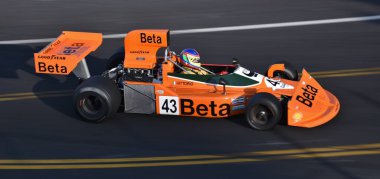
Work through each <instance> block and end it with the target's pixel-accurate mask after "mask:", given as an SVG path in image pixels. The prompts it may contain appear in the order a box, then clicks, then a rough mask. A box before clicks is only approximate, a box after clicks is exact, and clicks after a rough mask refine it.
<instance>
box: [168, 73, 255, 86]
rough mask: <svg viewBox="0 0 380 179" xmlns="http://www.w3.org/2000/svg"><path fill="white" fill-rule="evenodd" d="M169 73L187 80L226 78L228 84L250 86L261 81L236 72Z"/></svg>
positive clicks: (214, 81)
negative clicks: (206, 73)
mask: <svg viewBox="0 0 380 179" xmlns="http://www.w3.org/2000/svg"><path fill="white" fill-rule="evenodd" d="M168 75H169V76H172V77H177V78H184V79H187V80H193V81H198V82H203V83H210V84H215V83H218V81H219V79H220V78H224V79H225V81H226V82H227V86H249V85H254V84H257V83H259V82H258V81H255V80H252V79H249V78H246V77H244V76H240V75H238V74H234V73H232V74H228V75H193V74H182V73H169V74H168Z"/></svg>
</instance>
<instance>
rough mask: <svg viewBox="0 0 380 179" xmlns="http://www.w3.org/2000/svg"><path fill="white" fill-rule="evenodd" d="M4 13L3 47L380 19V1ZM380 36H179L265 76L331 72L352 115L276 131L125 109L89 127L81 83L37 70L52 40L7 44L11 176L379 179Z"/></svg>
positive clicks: (372, 31) (7, 173)
mask: <svg viewBox="0 0 380 179" xmlns="http://www.w3.org/2000/svg"><path fill="white" fill-rule="evenodd" d="M0 9H1V11H0V17H1V18H0V27H1V28H0V40H1V41H3V40H20V39H36V38H51V37H56V36H58V35H59V34H60V32H61V31H62V30H73V31H91V32H102V33H104V34H114V33H123V32H128V31H130V30H133V29H136V28H170V29H173V30H181V29H194V28H208V27H222V26H236V25H251V24H266V23H279V22H293V21H304V20H319V19H333V18H346V17H358V16H368V15H379V14H380V2H379V1H370V0H360V1H359V0H357V1H355V0H345V1H343V0H334V1H330V0H329V1H327V0H321V1H309V0H295V1H291V2H289V1H282V0H265V1H226V0H220V1H211V0H208V1H196V0H192V1H173V0H170V1H164V2H163V1H153V0H152V1H128V2H126V1H122V0H115V1H110V2H106V1H97V0H92V1H54V0H40V1H38V0H34V1H18V2H16V1H10V0H4V1H1V2H0ZM379 34H380V21H363V22H353V23H340V24H328V25H315V26H300V27H284V28H273V29H261V30H244V31H231V32H217V33H200V34H183V35H173V36H172V41H171V42H172V46H171V48H172V49H173V50H175V51H177V52H179V51H180V50H181V49H183V48H187V47H192V48H196V49H197V50H198V51H199V52H200V53H201V55H202V58H203V61H204V62H210V63H230V61H231V59H232V57H236V58H238V59H240V62H241V64H242V65H243V66H246V67H248V68H250V69H253V70H256V71H258V72H263V71H264V70H265V69H266V68H267V67H268V65H269V64H271V63H273V62H275V61H279V60H287V61H289V62H291V63H293V64H294V65H295V66H296V67H297V68H299V69H300V68H302V67H305V68H306V69H308V70H309V71H311V72H319V74H318V73H315V75H316V78H317V80H318V81H319V82H320V83H321V85H322V86H323V87H324V88H325V89H328V90H329V91H331V92H332V93H333V94H335V95H336V96H337V97H338V98H339V99H340V102H341V112H340V114H339V115H338V116H337V117H336V118H335V119H334V120H332V121H330V122H329V123H327V124H326V125H323V126H320V127H317V128H313V129H303V128H295V127H289V126H284V125H279V126H277V127H276V128H275V129H274V130H272V131H266V132H259V131H255V130H252V129H250V128H248V127H247V125H246V124H245V122H244V121H243V120H242V119H240V118H241V117H233V118H231V119H229V120H211V119H201V118H191V117H186V118H184V117H176V116H155V115H139V114H117V115H116V116H115V118H114V119H112V120H109V121H106V122H105V123H102V124H88V123H84V122H82V121H80V120H78V116H77V115H76V114H75V113H74V111H73V109H72V107H71V97H70V91H72V90H73V89H74V88H75V86H76V85H77V80H76V79H75V78H74V77H73V76H72V75H70V76H68V77H64V76H50V75H37V74H35V73H34V68H33V60H32V57H33V52H37V51H38V50H40V49H41V48H42V47H43V46H44V45H46V44H43V43H42V44H17V45H0V62H1V65H0V114H1V117H0V119H1V120H0V136H1V140H0V178H105V177H112V178H199V177H202V178H280V177H281V178H378V176H379V175H380V167H379V166H380V162H379V161H380V155H379V148H380V147H379V145H380V135H379V131H380V118H379V116H380V95H379V93H378V91H379V90H380V85H379V80H380V75H379V67H380V51H379V50H380V35H379ZM122 43H123V39H109V40H105V41H104V42H103V44H102V46H101V47H100V48H99V49H98V50H97V51H96V52H95V53H92V54H91V55H90V56H89V57H88V63H89V66H90V70H91V73H92V74H97V73H100V72H102V71H103V70H104V64H105V63H106V60H107V58H108V57H109V56H110V55H112V53H113V52H114V51H115V49H117V48H118V47H120V46H121V45H122ZM345 69H350V70H348V71H343V72H342V71H336V70H345ZM352 69H354V70H352ZM355 69H356V70H358V71H355ZM324 71H333V72H334V73H329V74H327V75H326V74H321V73H320V72H324ZM47 91H53V92H50V93H49V92H47ZM55 91H59V93H55ZM334 146H335V147H334ZM336 146H337V147H336ZM263 152H264V153H263ZM265 152H267V153H265ZM293 154H297V155H293ZM157 157H161V158H157ZM52 159H54V160H52ZM68 159H69V160H68ZM75 159H76V160H75ZM84 159H86V160H84ZM33 168H34V170H31V169H33Z"/></svg>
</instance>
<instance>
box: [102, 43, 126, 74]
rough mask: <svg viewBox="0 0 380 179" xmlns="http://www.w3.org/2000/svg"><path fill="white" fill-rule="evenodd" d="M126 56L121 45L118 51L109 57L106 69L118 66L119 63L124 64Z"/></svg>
mask: <svg viewBox="0 0 380 179" xmlns="http://www.w3.org/2000/svg"><path fill="white" fill-rule="evenodd" d="M124 57H125V50H124V47H120V48H119V49H118V50H116V52H115V53H114V54H113V55H112V56H111V57H110V58H109V59H108V62H107V65H106V68H107V69H106V70H110V69H112V68H115V67H117V66H118V65H119V64H123V62H124Z"/></svg>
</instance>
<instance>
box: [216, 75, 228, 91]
mask: <svg viewBox="0 0 380 179" xmlns="http://www.w3.org/2000/svg"><path fill="white" fill-rule="evenodd" d="M218 84H220V85H223V94H224V95H226V85H228V82H227V81H226V79H224V78H219V82H218Z"/></svg>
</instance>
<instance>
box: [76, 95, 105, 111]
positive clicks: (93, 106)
mask: <svg viewBox="0 0 380 179" xmlns="http://www.w3.org/2000/svg"><path fill="white" fill-rule="evenodd" d="M79 104H80V107H81V109H82V111H83V112H85V113H87V114H90V115H96V114H99V113H100V112H101V110H102V107H103V104H102V101H101V99H100V98H99V97H98V96H95V95H87V96H84V97H82V98H81V100H80V102H79Z"/></svg>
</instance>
